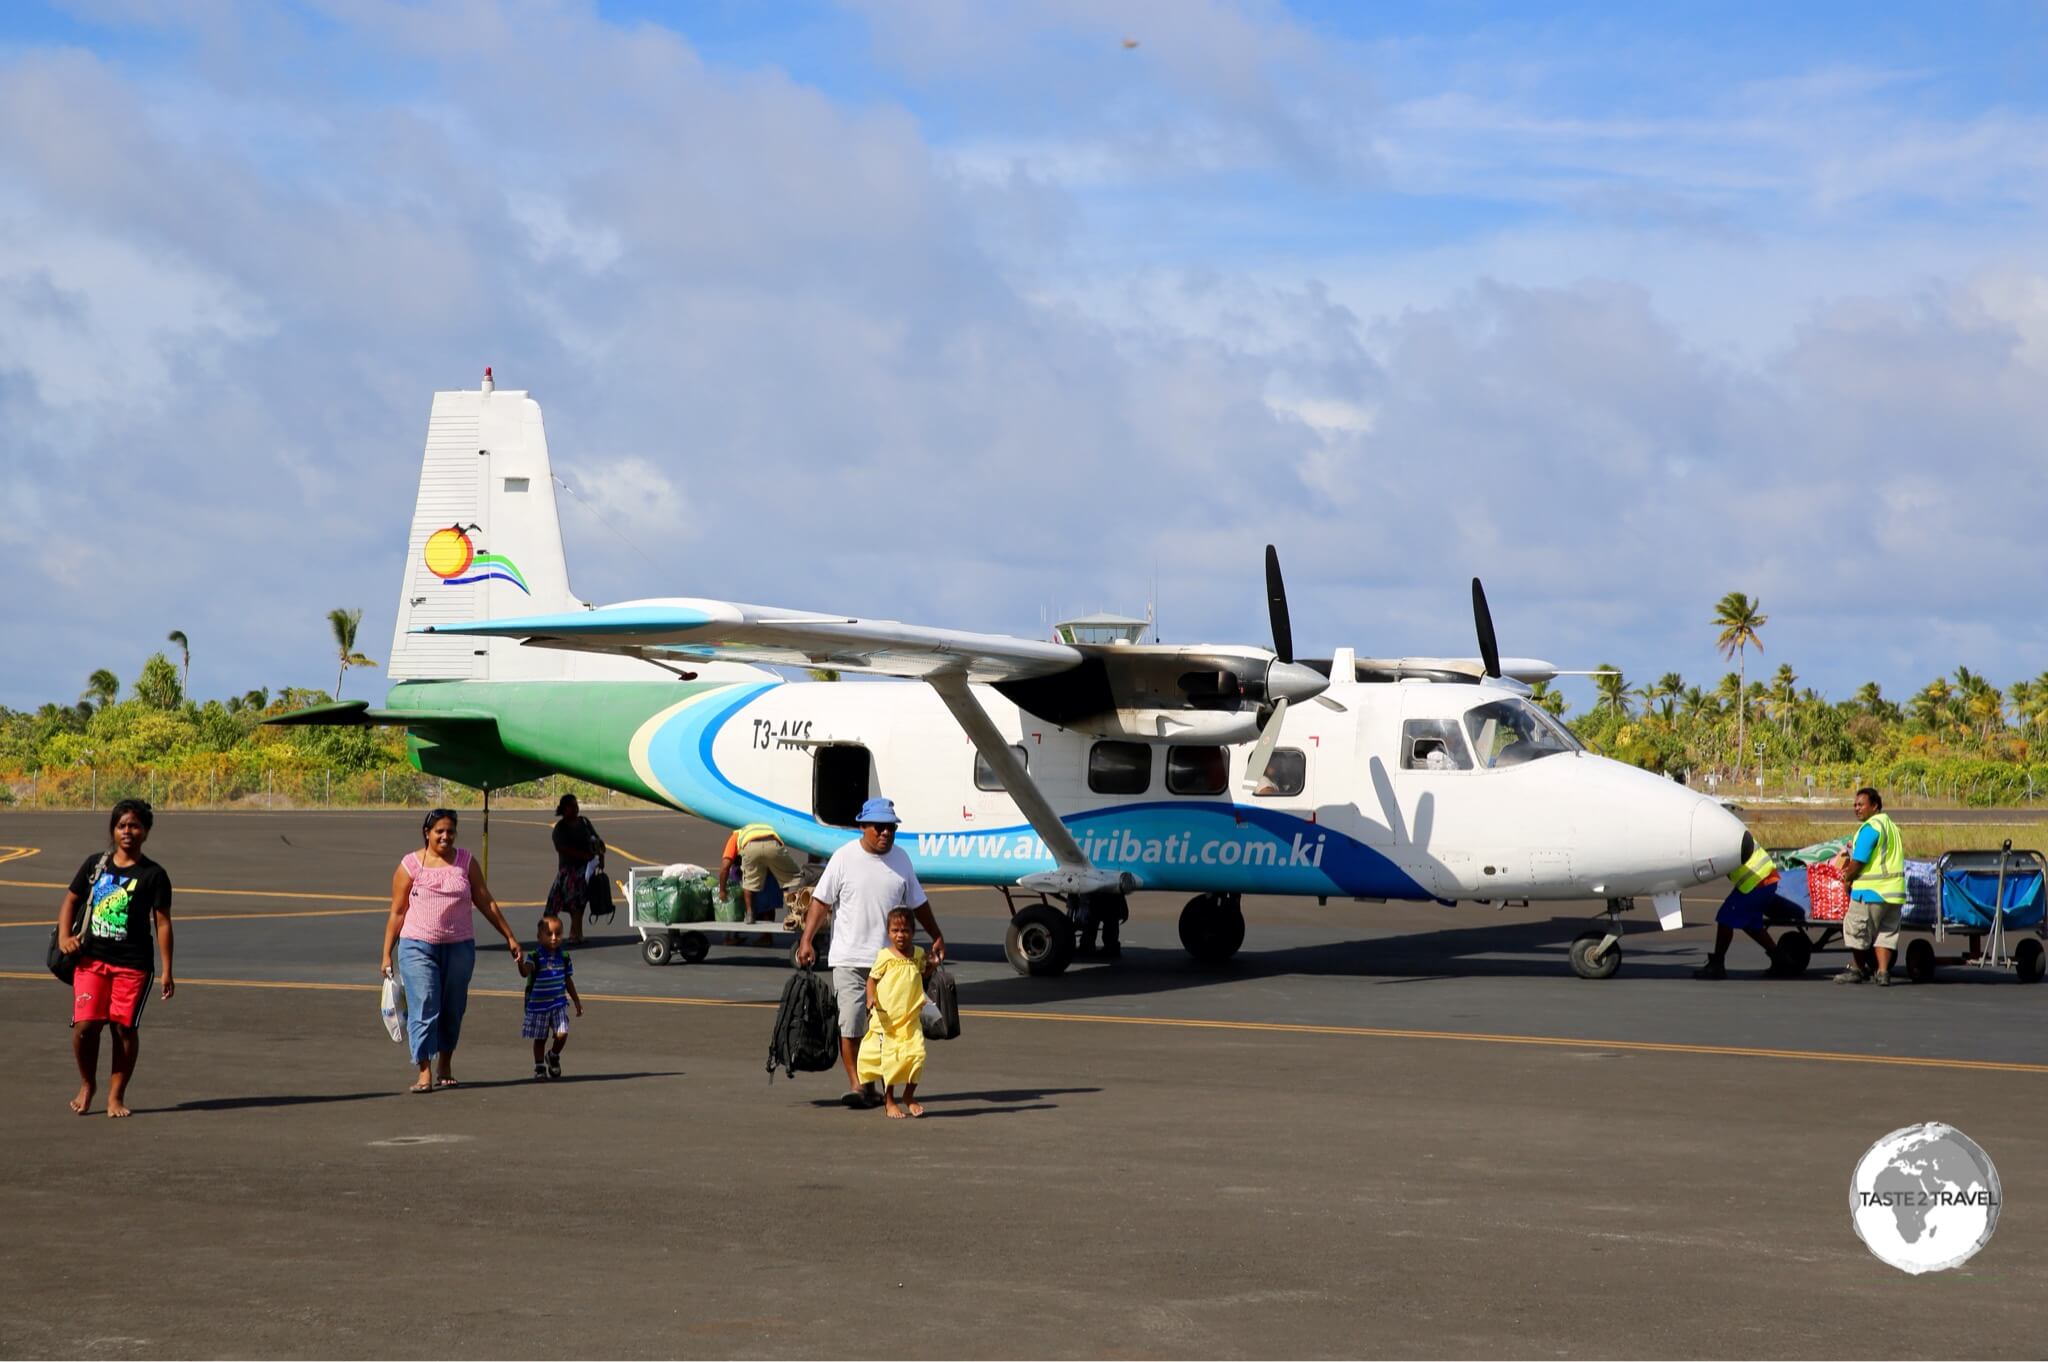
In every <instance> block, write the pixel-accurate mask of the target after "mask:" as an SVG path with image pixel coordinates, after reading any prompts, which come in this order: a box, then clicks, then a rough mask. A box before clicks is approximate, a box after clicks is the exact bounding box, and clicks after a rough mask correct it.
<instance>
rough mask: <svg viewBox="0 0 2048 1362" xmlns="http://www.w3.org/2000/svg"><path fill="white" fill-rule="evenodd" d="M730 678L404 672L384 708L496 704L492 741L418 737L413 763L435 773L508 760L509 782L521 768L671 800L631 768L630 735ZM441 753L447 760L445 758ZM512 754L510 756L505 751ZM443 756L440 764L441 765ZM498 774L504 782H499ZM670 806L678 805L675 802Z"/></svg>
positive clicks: (456, 776)
mask: <svg viewBox="0 0 2048 1362" xmlns="http://www.w3.org/2000/svg"><path fill="white" fill-rule="evenodd" d="M729 684H730V683H726V682H710V681H697V682H690V681H405V682H401V683H400V684H398V685H396V686H393V687H392V688H391V694H390V695H389V696H388V697H386V699H385V702H384V704H385V708H386V709H389V710H396V711H403V712H405V713H407V714H417V715H418V716H419V717H420V719H421V720H422V721H425V722H427V723H431V721H432V717H433V714H434V712H435V711H436V710H459V711H462V712H464V713H467V714H479V713H482V714H489V715H492V716H493V717H494V718H495V719H496V720H497V735H496V738H495V740H494V741H489V742H485V741H483V740H482V739H481V738H480V737H478V738H471V737H469V735H467V734H465V733H464V732H463V731H462V730H460V729H456V728H453V727H451V728H447V729H436V730H431V731H430V732H429V733H427V734H424V735H421V736H422V737H423V738H424V739H425V740H426V741H424V742H422V741H419V740H416V741H415V742H414V744H413V755H414V764H415V765H417V766H418V767H419V768H420V769H421V770H423V771H426V772H428V773H429V774H431V775H444V776H446V777H448V778H449V779H451V780H456V781H460V782H463V783H467V784H474V783H476V781H475V779H474V777H476V776H478V775H480V774H484V773H487V772H488V771H489V770H490V769H491V767H492V766H493V765H494V764H503V765H504V766H505V768H506V775H507V776H508V777H509V778H508V779H507V780H505V781H504V782H502V783H506V784H510V783H515V779H514V778H516V780H526V779H532V778H533V776H532V774H531V773H530V772H526V771H525V770H524V768H527V767H530V766H539V767H544V768H546V769H547V770H548V771H555V772H559V773H561V774H563V775H568V776H574V777H576V778H577V779H578V780H587V781H590V782H592V783H593V784H597V785H604V786H608V787H609V788H611V789H614V790H617V791H619V792H620V793H621V794H629V795H634V796H636V797H638V798H641V799H646V800H651V801H653V802H654V803H657V804H670V801H669V800H668V799H666V798H664V797H663V796H662V795H661V794H659V793H657V792H656V791H654V790H652V789H649V788H648V786H647V783H646V782H645V781H643V780H642V779H641V778H640V774H639V772H637V771H635V770H634V769H633V758H632V745H633V735H634V734H636V733H637V732H639V730H640V727H641V725H643V724H645V723H646V722H647V721H648V720H649V719H651V718H653V717H654V716H655V715H657V714H659V713H661V712H662V711H663V710H665V709H667V708H668V707H669V706H671V705H673V704H675V703H676V702H677V701H679V700H686V699H688V698H689V697H690V696H692V695H696V694H698V693H700V692H703V691H709V690H724V689H726V688H727V687H728V685H729ZM437 753H445V754H446V756H447V758H448V759H447V760H445V761H438V760H437V758H436V754H437ZM508 757H509V758H511V759H512V761H511V762H506V761H505V758H508ZM437 766H440V767H442V768H443V769H436V767H437ZM494 783H497V782H494ZM670 806H671V807H674V806H673V805H672V804H670Z"/></svg>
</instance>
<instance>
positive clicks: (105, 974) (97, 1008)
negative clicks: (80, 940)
mask: <svg viewBox="0 0 2048 1362" xmlns="http://www.w3.org/2000/svg"><path fill="white" fill-rule="evenodd" d="M148 1001H149V971H148V970H146V969H133V968H131V967H129V966H127V965H110V964H108V963H107V962H106V961H104V960H81V961H79V962H78V964H77V966H76V968H74V969H73V970H72V974H71V1020H72V1021H73V1022H92V1021H99V1022H103V1021H110V1022H113V1023H115V1024H116V1025H118V1026H131V1027H132V1026H140V1025H141V1024H142V1005H143V1004H144V1003H146V1002H148Z"/></svg>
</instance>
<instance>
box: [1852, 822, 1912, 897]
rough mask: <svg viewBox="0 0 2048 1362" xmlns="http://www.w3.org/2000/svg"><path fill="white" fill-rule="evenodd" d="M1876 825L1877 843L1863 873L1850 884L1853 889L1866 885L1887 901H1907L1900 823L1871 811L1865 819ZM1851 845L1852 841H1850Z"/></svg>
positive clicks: (1903, 849) (1904, 860) (1904, 850)
mask: <svg viewBox="0 0 2048 1362" xmlns="http://www.w3.org/2000/svg"><path fill="white" fill-rule="evenodd" d="M1864 822H1865V823H1866V824H1868V825H1869V826H1870V827H1873V828H1875V829H1877V846H1876V848H1875V849H1874V850H1872V851H1871V853H1870V860H1869V861H1867V862H1865V864H1864V866H1863V873H1862V874H1860V875H1858V876H1857V877H1856V879H1855V881H1854V882H1853V883H1852V884H1850V886H1849V889H1850V891H1851V892H1852V893H1853V892H1854V891H1855V890H1858V889H1867V890H1869V891H1870V892H1871V893H1873V894H1875V895H1877V896H1878V898H1880V899H1882V900H1884V901H1885V902H1886V903H1904V902H1905V901H1906V844H1905V842H1904V841H1903V840H1902V839H1901V838H1900V836H1899V825H1898V824H1897V823H1894V822H1892V820H1891V815H1889V814H1883V813H1874V814H1872V815H1870V817H1869V818H1866V819H1865V820H1864ZM1851 845H1852V846H1853V845H1854V844H1853V843H1852V844H1851Z"/></svg>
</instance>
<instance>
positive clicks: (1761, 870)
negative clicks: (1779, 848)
mask: <svg viewBox="0 0 2048 1362" xmlns="http://www.w3.org/2000/svg"><path fill="white" fill-rule="evenodd" d="M1777 873H1778V863H1777V862H1776V861H1774V860H1772V859H1771V853H1770V852H1768V851H1765V850H1764V849H1763V848H1762V847H1758V848H1757V849H1756V850H1755V851H1752V852H1750V853H1749V859H1748V860H1746V861H1744V862H1743V863H1742V864H1741V865H1738V866H1736V867H1735V869H1733V870H1731V871H1729V872H1728V878H1729V879H1731V880H1733V881H1734V882H1735V892H1736V893H1738V894H1747V893H1748V892H1749V891H1750V890H1752V889H1754V888H1756V887H1757V886H1758V885H1760V884H1762V883H1763V882H1764V881H1765V880H1767V879H1769V878H1770V877H1771V876H1773V875H1775V874H1777Z"/></svg>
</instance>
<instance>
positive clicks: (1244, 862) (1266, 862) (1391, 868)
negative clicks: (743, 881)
mask: <svg viewBox="0 0 2048 1362" xmlns="http://www.w3.org/2000/svg"><path fill="white" fill-rule="evenodd" d="M775 688H776V687H775V686H774V685H743V686H736V687H734V694H733V695H732V697H731V698H730V699H720V700H715V701H708V702H706V703H703V704H696V705H690V706H688V707H686V708H684V709H682V710H680V711H678V712H677V713H675V714H672V715H670V716H669V717H668V718H667V719H666V720H663V721H662V722H661V725H660V727H659V728H658V729H656V730H655V732H654V733H653V734H652V735H651V736H650V737H649V739H648V743H647V761H648V765H649V766H650V767H651V768H652V770H653V772H654V774H655V776H656V777H658V779H659V780H660V782H661V783H662V785H664V786H665V787H666V788H667V789H669V790H670V791H672V792H673V793H674V794H675V795H676V796H677V797H678V798H679V799H680V800H681V801H682V802H683V803H684V804H685V805H686V806H687V807H688V808H689V809H690V811H691V812H693V813H696V814H698V815H699V816H701V817H704V818H707V819H710V820H711V821H712V822H716V823H723V824H725V825H726V826H728V827H739V826H741V825H743V824H746V823H754V822H763V823H769V824H772V825H773V826H774V827H775V829H776V831H777V832H779V833H780V834H781V835H782V837H783V840H784V841H786V842H788V843H789V844H790V845H791V846H794V847H798V848H800V849H802V850H804V851H808V852H812V853H815V854H817V855H820V856H829V855H831V854H832V852H834V851H836V850H838V849H839V848H840V847H841V846H844V845H845V844H846V843H848V842H850V841H852V840H853V839H854V838H855V837H856V836H857V835H858V834H857V833H856V831H855V830H854V829H852V828H841V827H833V826H831V825H829V824H825V823H820V822H819V821H818V819H817V817H816V816H815V815H813V814H812V813H810V812H808V811H806V810H803V809H797V808H792V807H791V806H789V805H787V804H778V803H776V802H774V801H773V800H769V799H764V798H762V797H761V796H760V795H757V794H755V793H753V792H752V791H750V790H747V789H744V788H743V787H741V786H740V785H738V784H736V783H735V782H734V781H733V780H732V779H731V778H730V777H729V776H727V775H726V774H725V772H724V771H722V770H720V769H719V766H718V762H717V760H716V759H715V758H714V756H713V754H712V748H713V745H714V743H715V742H716V740H717V738H718V735H719V733H720V732H721V731H722V730H723V729H724V727H725V725H726V724H727V723H728V722H729V721H730V720H731V719H732V718H733V716H734V715H735V714H737V713H738V712H739V711H740V710H742V709H744V708H745V707H746V706H747V705H748V704H750V703H751V702H752V701H754V700H755V699H756V698H758V697H759V696H760V695H762V694H764V693H765V692H767V691H769V690H773V689H775ZM1060 821H1061V822H1062V823H1064V824H1065V825H1066V826H1067V827H1068V828H1069V829H1070V830H1071V831H1072V832H1073V834H1074V837H1075V840H1077V841H1078V842H1080V843H1081V845H1082V849H1083V850H1084V851H1085V852H1087V853H1088V856H1089V860H1090V861H1091V862H1092V863H1093V864H1094V865H1096V866H1097V867H1099V868H1101V869H1104V870H1110V871H1129V872H1130V873H1131V874H1133V875H1136V876H1137V877H1138V879H1139V881H1140V883H1141V884H1142V885H1143V886H1144V887H1145V888H1147V889H1161V890H1180V889H1185V890H1190V891H1203V890H1209V891H1215V892H1226V893H1263V894H1296V895H1330V896H1337V897H1351V896H1369V897H1377V898H1428V897H1430V895H1429V892H1428V891H1427V890H1426V889H1424V888H1423V887H1422V886H1421V885H1419V884H1417V883H1416V882H1415V880H1414V879H1413V878H1412V877H1410V876H1409V875H1408V874H1407V873H1406V872H1404V871H1403V870H1402V869H1401V868H1400V867H1399V866H1397V865H1395V864H1394V862H1393V861H1392V860H1391V859H1389V858H1388V857H1387V855H1386V854H1385V853H1384V852H1382V851H1380V850H1378V849H1377V848H1374V847H1370V846H1367V845H1366V844H1364V843H1363V842H1360V841H1358V840H1357V839H1355V838H1352V837H1348V836H1346V835H1344V834H1343V833H1340V832H1336V831H1333V830H1332V829H1330V828H1328V827H1326V826H1324V825H1321V824H1318V823H1314V822H1311V821H1309V820H1308V819H1306V818H1301V817H1298V816H1296V815H1294V814H1290V813H1287V812H1285V811H1283V810H1279V809H1269V808H1262V807H1258V806H1251V805H1241V804H1234V803H1230V802H1228V801H1215V800H1196V799H1180V800H1155V801H1148V802H1146V803H1142V804H1118V805H1109V806H1107V807H1103V808H1096V809H1089V810H1086V811H1083V812H1079V813H1072V814H1067V815H1065V816H1063V817H1062V818H1061V820H1060ZM896 845H898V846H899V847H902V848H903V849H904V851H905V852H906V853H907V854H908V855H909V856H910V860H911V864H912V865H913V866H915V867H916V869H917V873H918V876H919V877H920V878H921V879H926V880H930V881H931V882H932V883H934V884H998V885H1007V884H1015V883H1016V882H1017V880H1018V879H1020V878H1021V877H1023V876H1025V875H1029V874H1032V873H1033V872H1035V871H1040V870H1051V869H1053V868H1054V861H1053V858H1052V856H1051V854H1050V853H1049V852H1047V851H1046V850H1045V849H1044V847H1043V846H1042V845H1041V844H1040V843H1039V841H1038V838H1037V834H1036V833H1034V832H1033V831H1032V830H1031V826H1030V825H1029V824H1028V823H1016V824H1011V825H1007V826H1004V827H997V828H984V829H976V830H972V831H961V830H948V831H945V832H920V831H918V830H916V829H915V828H910V827H905V828H902V829H900V830H899V831H898V832H897V835H896Z"/></svg>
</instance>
